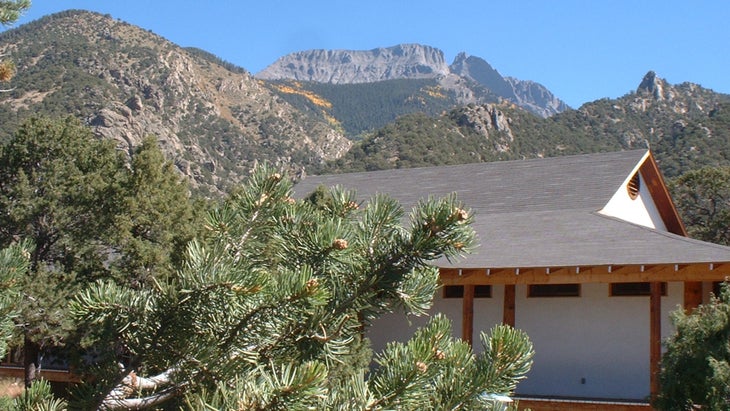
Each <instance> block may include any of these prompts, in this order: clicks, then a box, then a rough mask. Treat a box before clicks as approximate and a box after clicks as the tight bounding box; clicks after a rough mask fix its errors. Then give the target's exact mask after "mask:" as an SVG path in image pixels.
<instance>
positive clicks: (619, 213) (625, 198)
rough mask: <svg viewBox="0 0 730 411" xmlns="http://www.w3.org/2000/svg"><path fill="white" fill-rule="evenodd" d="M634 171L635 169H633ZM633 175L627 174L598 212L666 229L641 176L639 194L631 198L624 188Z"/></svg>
mask: <svg viewBox="0 0 730 411" xmlns="http://www.w3.org/2000/svg"><path fill="white" fill-rule="evenodd" d="M635 171H636V170H635ZM632 176H633V173H632V174H630V175H629V176H628V178H627V179H626V181H624V183H623V184H622V185H621V187H619V189H618V190H616V192H615V193H614V195H613V196H612V197H611V199H610V200H609V201H608V204H606V206H605V207H603V209H601V210H600V211H599V213H601V214H604V215H608V216H611V217H616V218H620V219H622V220H625V221H629V222H632V223H634V224H639V225H643V226H644V227H651V228H655V229H657V230H662V231H666V230H667V227H666V226H665V225H664V221H663V220H662V218H661V215H660V214H659V210H658V209H657V207H656V204H655V203H654V200H653V199H652V197H651V194H650V193H649V189H648V187H647V185H646V182H645V181H644V178H643V177H640V180H641V182H640V187H639V195H638V196H637V197H636V198H634V199H632V198H631V197H630V196H629V192H628V190H627V189H626V185H627V184H628V182H629V180H630V179H631V177H632Z"/></svg>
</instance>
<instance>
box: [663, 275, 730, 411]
mask: <svg viewBox="0 0 730 411" xmlns="http://www.w3.org/2000/svg"><path fill="white" fill-rule="evenodd" d="M672 322H673V323H674V325H675V327H676V330H677V331H676V332H675V333H674V334H673V335H672V336H671V337H670V338H669V340H668V341H667V343H666V347H667V351H666V353H665V354H664V355H663V356H662V363H661V371H660V372H661V374H660V383H661V392H660V395H659V396H658V398H657V400H656V401H655V403H654V406H655V407H657V408H658V409H660V410H689V409H703V410H717V411H720V410H727V409H728V407H730V288H728V286H727V284H725V285H724V286H723V289H722V291H721V293H720V295H719V296H717V297H713V298H712V299H711V301H710V302H709V303H708V304H703V305H700V306H699V307H697V309H695V310H694V311H693V312H692V313H690V314H688V313H685V312H684V310H683V309H679V310H677V311H675V312H674V313H673V315H672Z"/></svg>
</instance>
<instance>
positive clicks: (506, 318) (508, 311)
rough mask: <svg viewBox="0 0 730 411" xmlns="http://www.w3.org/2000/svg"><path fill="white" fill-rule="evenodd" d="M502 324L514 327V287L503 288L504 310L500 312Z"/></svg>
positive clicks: (512, 285) (508, 285)
mask: <svg viewBox="0 0 730 411" xmlns="http://www.w3.org/2000/svg"><path fill="white" fill-rule="evenodd" d="M502 324H505V325H510V326H512V327H514V326H515V285H514V284H507V285H505V286H504V309H503V310H502Z"/></svg>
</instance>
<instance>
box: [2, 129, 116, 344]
mask: <svg viewBox="0 0 730 411" xmlns="http://www.w3.org/2000/svg"><path fill="white" fill-rule="evenodd" d="M122 167H123V162H122V159H121V158H120V157H119V155H118V154H117V153H116V152H115V150H114V148H113V147H112V145H111V144H110V142H108V141H101V140H98V139H95V138H94V137H93V136H92V135H91V132H90V131H89V130H88V129H85V128H83V127H82V126H81V125H80V124H79V123H78V122H77V121H75V120H72V119H68V120H65V121H56V122H52V121H48V120H32V121H29V122H28V123H26V124H25V125H24V126H23V127H22V128H21V129H20V130H19V131H18V132H17V133H16V135H15V137H14V138H13V140H12V141H11V142H10V143H9V144H7V145H4V146H2V148H0V210H2V213H0V247H6V246H8V245H10V244H11V243H12V242H13V241H16V240H18V239H27V240H29V241H31V243H32V244H33V246H34V248H33V252H32V253H31V256H30V264H31V266H30V275H25V276H23V280H22V288H23V292H24V294H25V295H26V297H25V298H24V299H23V300H22V305H21V307H22V320H21V321H19V324H20V325H21V326H22V329H23V333H24V336H25V338H26V340H27V339H30V340H31V341H33V342H35V343H37V344H39V345H40V344H45V345H48V346H53V345H57V344H59V343H60V342H61V341H62V340H63V339H64V338H65V337H66V336H67V335H68V332H69V331H70V330H71V329H72V327H71V324H70V322H69V320H68V318H67V317H66V316H65V314H64V311H65V309H66V308H67V301H68V300H69V299H70V298H71V295H73V293H74V292H75V291H76V290H77V287H79V285H80V284H83V283H84V282H85V281H88V280H89V279H91V278H94V277H95V276H96V275H97V274H98V273H99V271H101V268H102V265H103V261H104V260H105V258H104V253H103V250H102V249H101V248H100V247H99V246H100V244H101V240H102V237H103V232H104V230H105V229H107V228H109V227H111V223H112V220H111V215H112V213H111V210H113V209H114V207H115V204H114V199H115V198H116V195H115V192H114V190H115V186H116V183H117V181H118V179H119V177H120V171H121V169H122Z"/></svg>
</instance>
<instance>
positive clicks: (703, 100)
mask: <svg viewBox="0 0 730 411" xmlns="http://www.w3.org/2000/svg"><path fill="white" fill-rule="evenodd" d="M729 126H730V96H728V95H724V94H718V93H715V92H713V91H711V90H708V89H704V88H702V87H700V86H698V85H695V84H691V83H684V84H680V85H676V86H673V85H670V84H668V83H666V82H665V81H664V80H662V79H660V78H658V77H657V76H656V75H655V74H654V73H652V72H650V73H648V74H647V76H646V77H645V78H644V79H643V80H642V82H641V83H640V85H639V87H638V88H637V90H636V91H635V92H632V93H629V94H627V95H625V96H623V97H621V98H618V99H602V100H598V101H595V102H592V103H588V104H585V105H584V106H582V107H581V108H580V109H578V110H568V111H565V112H563V113H560V114H557V115H555V116H552V117H550V118H540V117H537V116H535V115H532V114H530V113H528V112H526V111H524V110H521V109H518V108H516V107H514V106H510V105H505V104H501V105H469V106H466V107H461V108H456V109H453V110H451V111H449V112H447V113H444V114H442V115H440V116H437V117H429V116H426V115H424V114H411V115H406V116H402V117H400V118H399V119H398V120H396V121H395V122H393V123H392V124H389V125H387V126H386V127H384V128H382V129H380V130H378V131H376V132H374V133H371V134H369V135H368V136H366V137H365V138H364V139H363V140H362V141H361V142H359V143H358V144H356V145H355V146H354V147H353V148H352V149H351V150H350V151H349V152H348V154H347V155H346V156H344V157H343V158H341V159H338V160H335V161H332V162H330V163H329V164H328V165H327V167H325V168H323V169H322V172H342V171H355V170H374V169H383V168H401V167H415V166H428V165H439V164H458V163H464V162H478V161H493V160H503V159H519V158H533V157H549V156H556V155H565V154H579V153H589V152H597V151H614V150H625V149H633V148H646V147H649V148H651V149H652V151H653V152H654V153H655V155H656V157H657V160H658V162H659V163H660V166H661V168H662V171H663V172H664V174H665V175H666V176H667V177H670V178H671V177H675V176H678V175H680V174H683V173H685V172H687V171H689V170H693V169H697V168H700V167H703V166H720V165H730V127H729Z"/></svg>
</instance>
